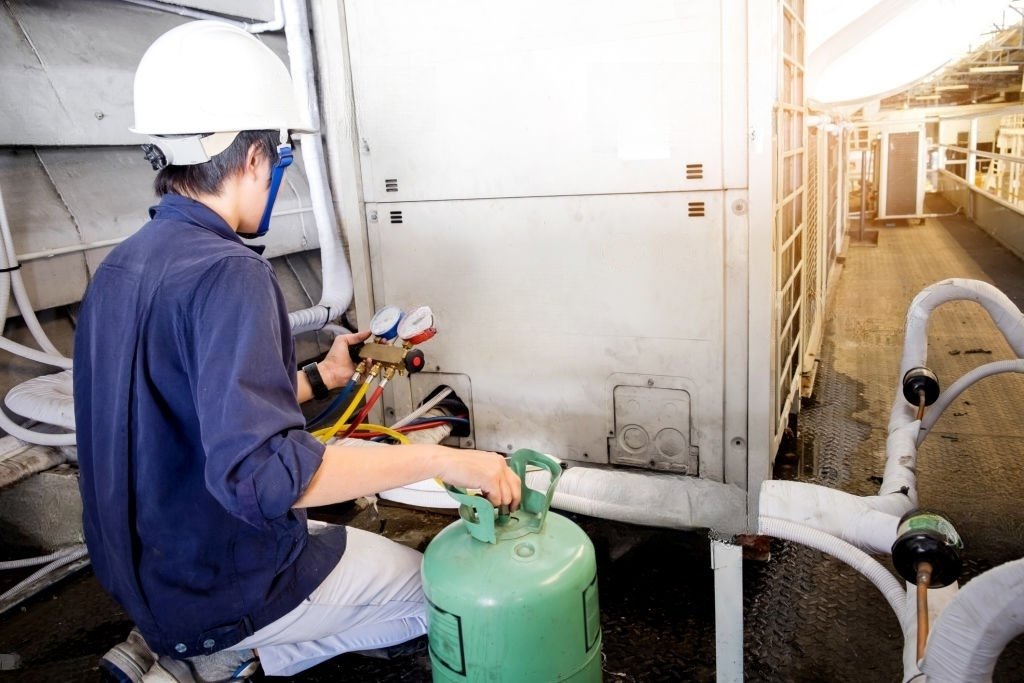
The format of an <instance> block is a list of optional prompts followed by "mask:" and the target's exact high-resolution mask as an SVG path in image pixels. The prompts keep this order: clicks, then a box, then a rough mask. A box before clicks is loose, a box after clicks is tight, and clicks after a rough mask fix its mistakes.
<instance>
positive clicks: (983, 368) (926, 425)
mask: <svg viewBox="0 0 1024 683" xmlns="http://www.w3.org/2000/svg"><path fill="white" fill-rule="evenodd" d="M1003 372H1019V373H1024V359H1020V358H1018V359H1017V360H997V361H994V362H992V363H986V364H985V365H979V366H978V367H976V368H974V369H973V370H971V371H970V372H967V373H964V374H963V375H961V376H960V377H959V378H957V380H956V381H955V382H953V384H951V385H950V386H949V387H948V388H947V389H946V390H945V391H943V392H942V393H941V394H939V398H938V399H937V400H936V401H935V403H934V404H932V407H931V408H930V409H929V410H928V413H927V414H926V415H925V417H924V420H922V421H921V431H920V432H919V433H918V435H917V445H918V446H920V445H921V443H922V442H923V441H924V438H925V437H926V436H928V432H929V431H931V428H932V427H933V426H935V423H936V422H938V420H939V418H940V417H942V413H943V411H945V410H946V408H948V407H949V405H950V404H951V403H952V402H953V401H955V400H956V398H957V397H958V396H959V395H960V394H961V393H963V392H964V390H965V389H967V387H969V386H971V385H972V384H974V383H975V382H977V381H978V380H981V379H984V378H985V377H991V376H992V375H998V374H1000V373H1003Z"/></svg>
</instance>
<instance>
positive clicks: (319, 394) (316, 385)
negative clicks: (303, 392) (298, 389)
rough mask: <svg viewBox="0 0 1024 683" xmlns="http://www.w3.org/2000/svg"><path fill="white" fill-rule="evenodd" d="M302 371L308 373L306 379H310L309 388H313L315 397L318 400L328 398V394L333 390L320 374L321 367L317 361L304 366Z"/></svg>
mask: <svg viewBox="0 0 1024 683" xmlns="http://www.w3.org/2000/svg"><path fill="white" fill-rule="evenodd" d="M302 372H304V373H305V374H306V379H308V380H309V388H310V389H312V390H313V398H315V399H317V400H321V399H325V398H327V395H328V394H330V393H331V392H330V390H329V389H328V388H327V385H326V384H324V378H323V377H321V376H320V368H318V367H317V366H316V363H310V364H309V365H305V366H303V368H302Z"/></svg>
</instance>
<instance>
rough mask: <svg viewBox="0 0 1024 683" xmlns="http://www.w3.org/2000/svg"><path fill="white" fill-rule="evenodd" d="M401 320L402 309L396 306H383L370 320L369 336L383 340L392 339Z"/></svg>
mask: <svg viewBox="0 0 1024 683" xmlns="http://www.w3.org/2000/svg"><path fill="white" fill-rule="evenodd" d="M401 319H402V309H400V308H398V306H385V307H384V308H382V309H380V310H379V311H377V313H375V314H374V316H373V319H372V320H370V334H372V335H373V336H375V337H380V338H381V339H385V340H390V339H394V338H395V335H397V333H398V332H397V330H398V323H399V321H400V320H401Z"/></svg>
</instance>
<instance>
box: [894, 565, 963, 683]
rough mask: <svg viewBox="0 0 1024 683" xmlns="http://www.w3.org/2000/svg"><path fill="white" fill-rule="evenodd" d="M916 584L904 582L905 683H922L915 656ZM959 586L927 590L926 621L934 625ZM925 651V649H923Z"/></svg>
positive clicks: (919, 662)
mask: <svg viewBox="0 0 1024 683" xmlns="http://www.w3.org/2000/svg"><path fill="white" fill-rule="evenodd" d="M916 588H917V587H916V586H915V585H914V584H911V583H907V584H906V591H907V601H906V603H905V608H904V609H905V610H906V613H907V623H906V624H905V625H904V628H903V680H904V681H905V682H906V683H909V682H910V681H919V682H920V683H924V680H925V679H924V674H922V673H921V670H920V669H919V668H918V666H919V665H920V664H921V659H920V658H919V657H918V656H917V641H918V638H917V625H918V621H919V619H920V616H919V615H917V595H916V593H917V591H916ZM959 592H960V586H959V585H957V584H956V583H951V584H949V585H948V586H943V587H942V588H931V589H929V590H928V623H929V624H932V625H934V624H935V620H936V619H938V617H939V615H940V614H942V611H943V610H944V609H946V608H947V607H949V605H950V603H952V602H953V600H955V599H956V596H957V595H959ZM915 617H916V618H915ZM931 628H932V627H931V626H930V627H929V634H930V633H931ZM925 651H926V652H927V649H926V650H925Z"/></svg>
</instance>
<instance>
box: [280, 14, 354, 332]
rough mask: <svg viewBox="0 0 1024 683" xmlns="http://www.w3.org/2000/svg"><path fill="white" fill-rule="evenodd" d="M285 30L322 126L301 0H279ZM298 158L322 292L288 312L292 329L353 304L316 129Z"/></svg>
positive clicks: (300, 93)
mask: <svg viewBox="0 0 1024 683" xmlns="http://www.w3.org/2000/svg"><path fill="white" fill-rule="evenodd" d="M282 16H283V17H284V34H285V39H286V40H287V43H288V63H289V71H290V72H291V75H292V84H293V86H294V88H295V95H296V99H297V101H298V102H299V103H300V106H302V107H304V108H305V112H306V117H307V121H306V122H307V123H309V124H310V127H311V128H312V129H313V130H317V131H319V129H320V107H319V104H318V103H317V93H316V78H315V74H314V72H313V52H312V47H311V45H310V38H309V16H308V14H307V11H306V2H305V0H284V2H283V4H282ZM299 143H300V145H301V147H302V161H303V164H304V166H305V168H306V178H307V179H308V180H309V193H310V199H311V201H312V204H313V217H314V219H315V221H316V226H317V236H318V238H319V242H320V258H321V272H322V277H323V291H322V293H321V295H320V302H319V303H318V304H317V305H316V306H312V307H310V308H307V309H304V310H301V311H295V312H293V313H290V314H289V316H288V320H289V322H290V323H291V326H292V333H293V334H299V333H301V332H309V331H312V330H319V329H320V328H322V327H323V326H324V325H326V324H327V323H328V322H330V321H331V320H336V319H337V318H340V317H341V315H342V314H343V313H344V312H345V311H346V310H347V309H348V306H349V304H350V303H352V292H353V289H352V273H351V270H350V269H349V265H348V261H347V260H346V257H345V250H344V246H343V245H342V242H341V232H340V231H339V230H338V217H337V215H336V214H335V211H334V203H333V201H332V200H331V188H330V185H329V183H328V181H327V164H326V162H325V160H324V145H323V140H322V138H321V136H320V133H319V132H317V133H303V134H301V135H299Z"/></svg>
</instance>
